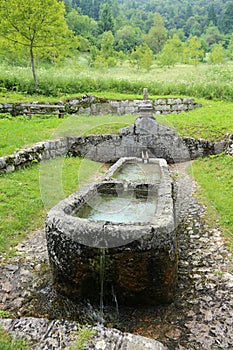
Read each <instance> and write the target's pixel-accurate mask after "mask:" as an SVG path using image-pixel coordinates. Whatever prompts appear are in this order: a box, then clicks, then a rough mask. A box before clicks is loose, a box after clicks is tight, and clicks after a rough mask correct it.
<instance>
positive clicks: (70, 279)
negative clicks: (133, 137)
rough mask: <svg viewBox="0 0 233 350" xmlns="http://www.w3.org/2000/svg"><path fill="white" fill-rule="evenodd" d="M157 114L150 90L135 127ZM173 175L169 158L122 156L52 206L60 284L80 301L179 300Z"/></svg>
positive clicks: (51, 235) (53, 258)
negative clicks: (99, 175)
mask: <svg viewBox="0 0 233 350" xmlns="http://www.w3.org/2000/svg"><path fill="white" fill-rule="evenodd" d="M154 123H156V122H155V120H154V118H153V114H152V108H151V105H150V101H148V100H147V92H146V91H144V100H143V103H142V105H141V106H140V117H139V118H138V120H137V121H136V123H135V127H136V128H137V129H138V130H139V131H140V132H141V133H144V134H145V133H146V130H151V127H152V126H153V125H154ZM173 202H174V199H173V186H172V179H171V177H170V174H169V170H168V166H167V162H166V161H165V160H164V159H159V158H149V157H148V153H147V150H146V149H145V150H142V158H136V157H125V158H120V159H119V160H118V161H117V162H116V163H115V164H114V165H113V166H112V167H111V168H110V169H109V171H108V172H107V174H106V175H105V178H104V180H103V181H101V182H98V183H93V184H89V185H87V186H86V187H83V188H82V189H81V190H79V191H78V192H76V193H73V194H72V195H71V196H69V197H68V198H66V199H64V200H63V201H61V202H60V203H58V205H56V206H55V207H54V208H52V209H51V210H50V211H49V212H48V214H47V218H46V225H45V226H46V237H47V245H48V252H49V259H50V264H51V268H52V272H53V282H54V287H55V288H56V290H58V291H59V292H60V293H63V294H65V295H67V296H69V297H70V298H72V299H76V300H83V299H85V300H90V301H91V302H98V301H99V300H100V296H101V300H103V298H104V299H105V301H108V302H111V300H117V302H119V303H121V304H126V305H133V304H137V305H138V304H142V305H157V304H161V303H169V302H171V301H172V300H173V298H174V293H175V290H176V283H177V240H176V224H175V213H174V203H173Z"/></svg>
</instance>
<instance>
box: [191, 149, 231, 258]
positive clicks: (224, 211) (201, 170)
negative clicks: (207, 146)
mask: <svg viewBox="0 0 233 350" xmlns="http://www.w3.org/2000/svg"><path fill="white" fill-rule="evenodd" d="M193 173H194V176H195V178H196V179H197V182H198V184H199V185H200V186H201V187H200V188H199V190H198V192H197V194H198V196H199V198H200V199H201V201H202V202H203V203H205V204H206V205H207V207H208V220H209V221H212V223H214V224H216V223H218V224H220V225H221V226H222V227H223V228H224V232H225V236H226V238H227V240H228V243H229V245H230V247H231V251H233V216H232V204H233V201H232V199H233V157H230V156H227V155H225V154H221V155H218V156H211V157H209V158H204V159H198V160H196V161H195V162H193Z"/></svg>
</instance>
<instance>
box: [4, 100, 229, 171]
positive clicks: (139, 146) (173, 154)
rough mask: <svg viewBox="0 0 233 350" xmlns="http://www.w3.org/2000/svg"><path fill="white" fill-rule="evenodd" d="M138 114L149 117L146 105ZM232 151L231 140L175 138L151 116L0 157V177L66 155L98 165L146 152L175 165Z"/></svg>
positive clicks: (37, 145)
mask: <svg viewBox="0 0 233 350" xmlns="http://www.w3.org/2000/svg"><path fill="white" fill-rule="evenodd" d="M139 109H141V112H140V113H141V115H142V116H144V115H146V114H148V111H149V115H151V109H150V106H149V110H148V106H144V109H143V108H142V107H139ZM226 149H228V151H227V152H228V153H231V152H232V140H231V139H230V136H229V135H228V138H227V140H222V141H219V142H212V141H208V140H204V139H194V138H191V137H178V136H177V135H176V133H175V131H174V130H173V129H170V128H167V127H165V126H163V125H160V124H158V123H157V122H156V121H155V120H154V118H153V117H145V116H144V117H139V118H138V119H137V120H136V122H135V124H134V125H131V126H129V127H126V128H124V129H122V130H121V131H120V132H119V134H113V135H90V136H86V137H81V136H80V137H65V138H62V139H58V140H50V141H43V142H38V143H36V144H35V145H33V146H32V147H30V148H27V149H22V150H20V151H17V152H15V153H14V154H12V155H7V156H4V157H0V174H1V173H9V172H13V171H15V170H18V169H21V168H23V167H26V166H28V165H30V164H33V163H38V162H40V161H42V160H47V159H51V158H54V157H58V156H64V155H66V154H70V155H73V156H81V157H85V158H89V159H92V160H94V161H99V162H112V163H114V162H115V161H117V160H118V159H119V158H121V157H139V158H141V156H142V152H144V151H145V150H146V151H147V152H148V154H149V157H150V158H164V159H166V161H167V162H168V163H177V162H183V161H188V160H190V159H191V160H192V159H195V158H198V157H205V156H209V155H212V154H219V153H221V152H224V151H225V150H226Z"/></svg>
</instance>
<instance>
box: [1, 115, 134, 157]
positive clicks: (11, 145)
mask: <svg viewBox="0 0 233 350" xmlns="http://www.w3.org/2000/svg"><path fill="white" fill-rule="evenodd" d="M135 118H136V117H134V116H132V115H126V116H95V117H90V116H87V115H80V116H71V117H68V116H67V118H66V119H59V118H57V117H56V116H48V117H47V118H45V117H44V118H41V117H40V116H34V117H33V118H32V119H28V118H27V117H17V118H11V119H0V156H4V155H7V154H11V153H14V152H15V151H16V150H17V149H19V148H22V147H24V146H25V147H27V146H30V145H32V144H33V143H35V142H38V141H43V140H46V139H53V138H58V137H62V136H65V135H84V134H85V135H87V134H93V133H95V134H101V133H109V134H111V133H116V132H118V130H119V129H121V128H123V127H124V126H126V125H129V124H132V123H133V122H134V120H135Z"/></svg>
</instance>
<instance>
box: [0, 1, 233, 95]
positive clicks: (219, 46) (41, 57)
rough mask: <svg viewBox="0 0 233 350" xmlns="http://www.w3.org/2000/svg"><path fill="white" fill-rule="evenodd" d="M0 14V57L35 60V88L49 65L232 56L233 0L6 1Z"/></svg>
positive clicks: (149, 63) (150, 63) (165, 63)
mask: <svg viewBox="0 0 233 350" xmlns="http://www.w3.org/2000/svg"><path fill="white" fill-rule="evenodd" d="M0 16H1V19H2V20H1V22H0V63H1V64H5V65H9V66H24V67H25V66H31V68H32V73H33V79H34V82H35V91H38V87H39V85H38V79H37V69H38V67H39V66H42V65H44V67H45V66H46V65H47V67H48V65H57V64H59V65H62V64H63V65H66V67H67V66H68V65H69V64H70V63H71V64H72V66H73V65H80V62H85V67H84V69H85V68H86V67H89V68H93V69H94V70H101V69H103V68H113V67H116V66H121V65H127V66H128V67H129V66H130V67H132V68H136V69H137V70H141V71H150V70H151V69H152V68H154V67H162V68H163V67H172V66H174V65H176V64H185V65H194V66H197V65H198V64H199V63H205V64H210V65H222V64H224V63H226V62H230V61H232V60H233V0H228V1H224V0H216V1H203V0H195V1H194V0H193V1H187V0H181V1H178V0H175V1H171V0H165V1H162V2H161V1H158V0H153V1H152V0H141V1H138V0H134V1H129V0H43V1H42V0H31V1H30V2H29V1H28V0H21V1H20V0H2V1H1V3H0ZM5 70H6V69H5ZM0 85H2V86H3V87H4V88H5V87H7V86H8V85H9V86H11V85H12V82H11V83H10V84H8V83H7V81H6V79H5V78H4V81H2V83H1V81H0ZM7 88H8V87H7Z"/></svg>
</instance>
